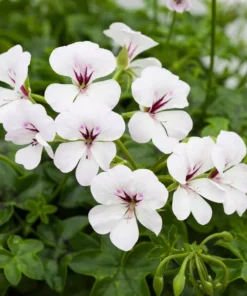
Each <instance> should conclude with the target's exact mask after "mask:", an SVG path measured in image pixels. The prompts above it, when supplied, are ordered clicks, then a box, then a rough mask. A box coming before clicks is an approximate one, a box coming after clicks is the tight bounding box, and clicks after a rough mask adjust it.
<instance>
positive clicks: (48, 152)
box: [44, 145, 54, 159]
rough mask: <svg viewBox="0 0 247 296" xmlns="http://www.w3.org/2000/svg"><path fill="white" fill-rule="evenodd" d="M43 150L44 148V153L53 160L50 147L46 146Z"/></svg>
mask: <svg viewBox="0 0 247 296" xmlns="http://www.w3.org/2000/svg"><path fill="white" fill-rule="evenodd" d="M44 148H45V151H46V152H47V154H48V155H49V156H50V158H51V159H53V158H54V152H53V150H52V148H51V146H50V145H48V146H46V147H44Z"/></svg>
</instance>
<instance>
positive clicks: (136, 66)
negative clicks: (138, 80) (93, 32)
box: [104, 23, 161, 76]
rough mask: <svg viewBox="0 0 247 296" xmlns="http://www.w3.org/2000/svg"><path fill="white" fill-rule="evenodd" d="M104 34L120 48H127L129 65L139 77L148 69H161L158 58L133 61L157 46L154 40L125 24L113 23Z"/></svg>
mask: <svg viewBox="0 0 247 296" xmlns="http://www.w3.org/2000/svg"><path fill="white" fill-rule="evenodd" d="M104 34H105V35H106V36H108V37H110V38H112V39H113V40H114V41H115V42H116V43H117V44H119V45H120V46H126V48H127V50H128V57H129V65H128V66H127V68H130V69H131V70H132V71H134V73H135V74H136V75H137V76H139V75H140V73H141V72H142V70H144V69H145V68H146V67H150V66H156V67H160V68H161V63H160V61H159V60H157V59H156V58H145V59H139V60H135V61H133V59H134V58H135V57H136V56H137V55H138V54H140V53H142V52H143V51H145V50H148V49H150V48H152V47H154V46H156V45H158V43H157V42H155V41H154V40H153V39H151V38H149V37H147V36H145V35H143V34H142V33H141V32H137V31H133V30H132V29H131V28H129V27H128V26H127V25H125V24H123V23H113V24H111V25H110V28H109V29H108V30H105V31H104Z"/></svg>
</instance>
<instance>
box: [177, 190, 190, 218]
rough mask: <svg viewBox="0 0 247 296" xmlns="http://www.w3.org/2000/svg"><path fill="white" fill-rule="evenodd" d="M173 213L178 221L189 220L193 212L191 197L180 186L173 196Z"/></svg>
mask: <svg viewBox="0 0 247 296" xmlns="http://www.w3.org/2000/svg"><path fill="white" fill-rule="evenodd" d="M172 211H173V213H174V215H175V216H176V217H177V219H178V220H180V221H183V220H185V219H187V218H188V217H189V215H190V212H191V202H190V196H189V194H188V192H187V190H185V189H184V188H183V187H181V186H179V187H178V189H177V190H176V191H175V192H174V194H173V201H172Z"/></svg>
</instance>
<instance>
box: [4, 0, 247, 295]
mask: <svg viewBox="0 0 247 296" xmlns="http://www.w3.org/2000/svg"><path fill="white" fill-rule="evenodd" d="M192 2H193V9H192V11H191V12H189V13H184V14H181V15H178V17H177V21H176V25H175V29H174V32H173V35H172V38H171V40H170V42H169V44H168V43H167V36H168V32H169V26H170V23H171V19H172V12H170V11H168V10H167V8H166V6H165V0H160V1H157V3H158V5H157V6H155V5H154V4H155V3H156V1H154V0H116V1H114V0H12V1H10V0H0V53H2V52H4V51H6V50H8V49H9V48H10V47H12V46H14V45H15V44H21V45H22V46H23V48H24V49H25V50H27V51H30V52H31V54H32V63H31V66H30V71H29V78H30V84H31V88H32V91H33V92H34V93H37V94H41V95H43V94H44V90H45V88H46V87H47V86H48V85H49V84H50V83H54V82H64V81H66V79H65V78H62V77H59V76H58V75H56V74H55V73H54V72H53V71H52V69H51V68H50V65H49V55H50V53H51V51H52V50H53V49H54V48H55V47H58V46H61V45H66V44H69V43H73V42H76V41H84V40H91V41H93V42H96V43H99V45H100V46H101V47H105V48H108V49H113V51H114V53H115V54H117V53H118V50H119V49H118V47H117V46H116V45H114V44H113V43H112V42H111V40H110V39H108V38H107V37H106V36H104V34H103V30H104V29H106V28H108V27H109V25H110V24H111V23H112V22H115V21H121V22H124V23H126V24H127V25H128V26H130V27H131V28H132V29H134V30H139V31H142V32H143V33H144V34H146V35H148V36H150V37H152V38H153V39H154V40H156V41H158V42H159V46H157V47H155V48H153V49H151V50H149V51H147V52H144V53H143V54H142V57H149V56H153V57H156V58H158V59H159V60H160V61H161V62H162V64H163V67H165V68H167V69H169V70H170V71H172V72H173V73H174V74H176V75H179V76H180V78H181V79H182V80H184V81H186V82H187V83H188V84H189V85H190V86H191V93H190V96H189V102H190V106H189V108H188V112H189V113H190V114H191V116H192V118H193V121H194V129H193V132H192V134H193V135H198V136H206V135H213V136H216V135H217V134H218V133H219V131H220V130H222V129H223V130H233V131H235V132H237V133H239V134H240V135H241V136H242V137H243V138H244V139H245V140H246V138H247V112H246V110H247V89H246V85H247V44H246V43H247V22H246V19H247V1H246V0H238V1H237V0H219V1H218V6H217V28H216V59H215V68H214V72H215V76H214V80H213V86H212V87H213V89H212V93H213V100H212V103H211V104H209V105H207V106H206V107H207V108H204V109H202V106H204V105H203V104H204V100H205V97H206V92H207V79H208V68H209V53H210V22H211V16H210V7H211V5H210V1H203V0H192ZM61 62H62V61H61ZM121 86H122V90H123V94H124V95H123V98H122V100H121V102H120V104H119V106H118V107H117V111H119V112H128V111H133V110H136V109H137V104H136V103H135V102H134V101H133V99H132V97H131V93H130V90H129V89H128V81H127V80H126V79H125V78H124V77H123V78H122V81H121ZM49 112H50V113H51V114H53V115H54V113H52V112H51V110H49ZM3 137H4V133H3V131H2V132H1V139H3ZM125 144H126V146H127V148H128V149H129V151H130V152H131V153H132V154H133V156H134V157H135V159H136V160H137V162H138V163H140V164H143V165H151V164H153V163H154V162H155V161H156V159H157V157H159V156H160V153H159V152H158V151H157V150H156V149H155V148H154V147H153V146H152V145H151V144H150V145H149V144H147V145H139V144H135V143H133V142H131V141H126V143H125ZM15 150H16V147H15V146H13V145H11V144H10V145H9V144H7V143H6V142H4V141H3V140H1V141H0V153H2V154H5V155H8V156H9V157H10V158H11V159H14V152H15ZM62 177H63V176H62V174H61V173H59V172H58V171H57V170H56V169H55V168H54V166H53V165H52V162H51V161H50V160H49V159H48V158H47V156H44V162H43V163H42V165H41V166H40V167H39V168H38V169H36V170H35V171H34V172H33V173H32V174H30V175H28V176H26V177H25V178H23V179H22V180H19V179H18V181H16V176H15V175H14V173H13V172H12V171H11V169H10V168H9V167H8V166H6V165H4V164H2V163H0V205H1V207H0V225H1V226H0V242H2V241H3V242H4V240H6V237H8V235H9V233H11V231H13V229H15V227H17V226H18V223H19V221H18V216H17V217H15V216H14V217H12V215H13V208H12V207H11V206H9V204H8V203H7V201H13V200H15V202H16V205H15V206H16V207H18V208H20V210H18V211H19V212H18V214H19V216H21V218H23V219H25V214H24V212H23V211H24V210H26V208H25V202H26V200H28V199H33V200H36V198H37V196H38V197H39V196H40V195H44V196H49V194H50V193H51V192H53V191H54V186H55V187H56V186H57V184H59V182H60V181H61V179H62ZM48 201H49V199H48ZM56 202H57V204H58V206H59V210H58V213H57V214H56V215H57V217H59V219H65V218H68V217H73V216H76V215H86V214H87V212H88V210H89V209H90V208H91V207H92V204H93V202H92V197H91V195H90V193H89V190H88V189H85V188H81V187H80V186H78V184H77V183H76V181H75V180H74V178H73V177H71V178H70V179H69V182H68V184H66V187H65V190H64V191H63V193H62V194H61V196H59V197H58V198H57V201H56ZM3 209H4V212H3ZM214 211H215V215H214V218H213V219H212V221H211V222H210V223H209V225H207V226H204V227H200V226H199V225H198V224H196V222H195V221H194V220H193V218H190V219H188V221H187V222H186V223H180V224H179V223H178V224H179V227H180V228H181V229H186V228H187V229H188V235H189V241H190V242H193V241H194V240H197V241H200V240H201V238H203V237H204V236H205V235H207V234H210V233H212V232H217V231H223V230H228V231H229V230H233V231H235V232H239V231H241V233H244V235H245V236H246V234H247V228H246V224H247V223H246V222H247V219H246V217H245V216H244V217H243V218H241V219H240V218H239V217H238V216H237V215H232V216H231V217H228V216H226V215H224V214H223V211H222V207H217V206H215V208H214ZM4 215H5V216H4ZM163 215H164V219H165V220H164V221H165V222H166V223H172V222H171V221H173V222H174V220H172V219H174V216H173V218H171V219H170V218H169V219H170V220H169V219H168V218H167V217H171V215H172V214H171V213H167V212H165V213H164V214H163ZM3 217H4V219H3ZM6 217H7V218H6ZM8 219H9V220H8ZM3 220H4V221H3ZM6 221H8V223H6ZM52 221H53V220H52ZM72 222H73V221H72ZM72 222H71V224H69V225H68V227H71V228H72V229H74V228H73V227H76V226H75V225H77V223H75V221H74V222H73V223H72ZM77 222H78V221H77ZM78 223H79V224H80V222H78ZM174 223H175V222H174ZM52 225H53V224H52ZM181 225H182V226H181ZM185 225H186V227H185ZM35 227H36V225H35ZM164 227H168V225H165V226H164ZM48 228H49V227H48ZM81 228H82V227H81ZM81 228H80V226H79V228H78V229H77V231H79V230H80V229H81ZM37 229H38V235H40V236H41V237H42V235H43V237H45V235H44V234H47V232H48V230H49V229H48V230H47V229H46V228H44V227H43V228H42V227H41V229H40V225H38V226H37ZM68 229H70V228H68ZM166 229H168V228H166ZM88 232H89V231H88ZM48 233H49V232H48ZM58 233H59V232H58ZM22 235H24V236H25V235H27V236H29V235H30V229H26V228H25V229H24V230H23V232H22ZM57 235H58V236H59V235H60V234H57ZM186 235H187V234H186ZM78 243H79V242H78ZM83 247H84V245H83V244H82V246H81V248H83ZM64 248H65V247H64ZM245 248H246V246H245ZM114 250H115V249H114ZM243 250H245V249H243ZM213 251H214V252H215V253H216V254H217V255H219V256H221V255H223V254H221V253H220V252H219V251H218V250H217V248H216V249H213ZM112 252H115V251H112ZM243 252H245V251H243ZM47 254H48V258H49V260H50V261H49V264H48V266H47V270H46V272H47V278H48V279H46V282H47V285H49V286H50V287H52V288H53V290H57V291H59V290H60V288H61V286H63V281H64V280H65V271H64V269H63V268H64V266H61V264H60V263H61V262H60V261H59V260H58V259H57V257H56V256H55V255H54V253H53V251H51V250H50V249H49V248H48V249H46V253H45V254H42V256H44V258H47V257H45V256H46V255H47ZM227 255H229V254H227ZM54 256H55V257H54ZM54 258H56V261H55V259H54ZM90 260H91V259H90ZM89 262H90V261H89ZM92 264H93V262H92ZM92 266H94V265H92ZM246 266H247V261H244V263H243V266H242V265H241V267H240V268H241V270H238V272H239V273H240V274H241V277H242V278H244V279H245V281H246V280H247V275H246V273H247V272H246ZM244 268H245V269H244ZM95 269H97V264H95ZM234 272H235V269H234ZM133 275H134V273H133ZM238 277H240V276H239V274H237V272H236V278H238ZM151 280H152V279H151V277H149V278H148V283H149V287H150V289H151V293H153V292H152V288H151ZM67 283H68V284H67V285H66V288H65V292H64V293H63V294H61V293H60V294H59V293H55V292H52V291H51V289H50V288H47V285H46V284H44V282H34V281H30V280H27V279H26V278H25V279H24V280H23V281H22V282H21V285H19V286H18V287H17V288H15V289H10V290H9V292H8V294H7V295H8V296H12V295H17V296H18V295H25V296H33V295H36V296H41V295H42V296H43V295H45V296H54V295H64V296H84V295H85V296H86V295H89V294H90V291H91V289H92V286H93V283H94V280H93V278H92V277H89V276H85V275H83V276H77V275H75V274H71V273H70V274H69V278H68V281H67ZM4 285H5V281H4V279H3V277H2V274H0V295H3V293H4V287H5V286H4ZM103 287H104V289H103V290H104V293H106V292H105V291H106V290H105V289H106V287H105V286H103ZM187 288H188V287H187ZM1 289H2V290H1ZM126 289H128V285H127V280H126ZM103 290H97V291H98V292H97V293H98V294H97V293H96V292H95V291H94V294H93V295H96V296H97V295H99V296H101V295H107V296H108V295H109V296H115V294H113V293H112V292H111V291H112V290H109V292H108V294H107V293H106V294H103ZM246 290H247V285H246V284H245V282H244V281H243V280H238V281H234V282H233V283H232V284H231V285H230V286H229V288H228V290H227V291H226V292H225V294H224V295H227V296H228V295H234V296H235V295H238V296H245V295H246ZM171 291H172V287H171V284H168V285H167V286H166V291H165V294H164V295H172V292H171ZM1 293H2V294H1ZM124 295H125V294H124ZM128 295H136V296H142V295H139V294H133V293H131V294H128ZM183 295H191V289H189V288H188V289H187V290H186V291H185V292H184V294H183ZM221 295H223V294H221ZM119 296H122V295H119Z"/></svg>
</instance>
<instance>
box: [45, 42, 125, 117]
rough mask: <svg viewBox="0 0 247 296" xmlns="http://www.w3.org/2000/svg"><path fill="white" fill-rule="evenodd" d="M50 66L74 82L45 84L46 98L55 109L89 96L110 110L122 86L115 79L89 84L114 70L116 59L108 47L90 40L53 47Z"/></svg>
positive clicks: (62, 109)
mask: <svg viewBox="0 0 247 296" xmlns="http://www.w3.org/2000/svg"><path fill="white" fill-rule="evenodd" d="M50 65H51V67H52V69H53V70H54V71H55V72H56V73H58V74H60V75H63V76H68V77H70V78H71V79H72V82H73V84H59V83H54V84H51V85H49V86H48V87H47V89H46V91H45V99H46V100H47V102H48V103H49V104H50V105H51V107H52V108H53V109H54V110H55V111H56V112H62V111H65V110H67V109H68V108H69V106H70V105H71V104H72V103H73V102H74V101H75V100H83V99H84V100H85V99H89V100H91V101H95V102H96V101H97V102H100V103H102V104H106V105H107V106H108V107H110V108H111V109H112V108H114V107H115V106H116V104H117V103H118V100H119V98H120V93H121V89H120V86H119V84H118V83H117V82H116V81H115V80H112V79H109V80H106V81H101V82H95V83H92V82H93V81H94V80H95V79H97V78H101V77H104V76H107V75H109V74H111V73H112V72H113V71H114V70H115V68H116V59H115V57H114V55H113V54H112V53H111V52H110V51H109V50H106V49H103V48H99V45H98V44H96V43H92V42H89V41H84V42H76V43H73V44H70V45H68V46H62V47H58V48H56V49H54V50H53V52H52V53H51V56H50Z"/></svg>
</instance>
